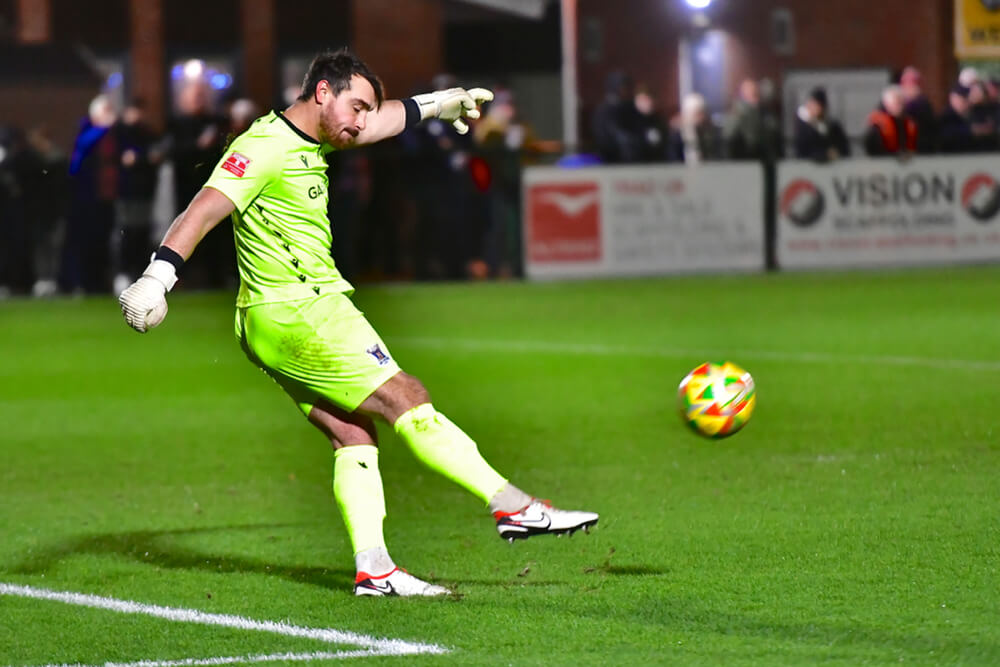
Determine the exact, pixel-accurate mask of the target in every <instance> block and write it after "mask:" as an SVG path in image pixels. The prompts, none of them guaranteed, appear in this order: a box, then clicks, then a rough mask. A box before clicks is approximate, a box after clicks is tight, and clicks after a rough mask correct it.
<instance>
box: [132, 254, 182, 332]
mask: <svg viewBox="0 0 1000 667" xmlns="http://www.w3.org/2000/svg"><path fill="white" fill-rule="evenodd" d="M176 282H177V270H176V269H175V268H174V265H173V264H171V263H170V262H168V261H166V260H163V259H154V260H153V261H151V262H150V263H149V266H147V267H146V270H145V271H143V272H142V275H141V276H139V279H138V280H136V281H135V282H134V283H132V284H131V285H129V286H128V287H127V288H126V289H125V291H124V292H122V293H121V294H120V295H119V296H118V303H120V304H121V307H122V315H124V316H125V321H126V322H128V325H129V326H130V327H132V328H133V329H135V330H136V331H138V332H139V333H146V331H147V330H149V329H152V328H153V327H155V326H158V325H159V324H160V322H162V321H163V318H164V317H166V316H167V292H169V291H170V290H171V289H173V286H174V284H175V283H176Z"/></svg>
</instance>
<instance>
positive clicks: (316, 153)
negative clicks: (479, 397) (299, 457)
mask: <svg viewBox="0 0 1000 667" xmlns="http://www.w3.org/2000/svg"><path fill="white" fill-rule="evenodd" d="M492 97H493V93H491V92H490V91H488V90H485V89H483V88H473V89H471V90H468V91H466V90H464V89H462V88H452V89H449V90H441V91H436V92H432V93H427V94H424V95H416V96H414V97H412V98H409V99H405V100H384V99H383V92H382V85H381V82H380V81H379V80H378V78H377V77H376V76H375V75H374V74H373V73H372V72H371V70H370V69H369V68H368V66H367V65H365V63H363V62H362V61H361V60H360V59H358V58H357V56H355V55H354V54H353V53H351V52H350V51H348V50H347V49H342V50H340V51H336V52H324V53H321V54H319V55H318V56H317V57H316V58H315V60H313V62H312V64H311V65H310V67H309V71H308V72H307V73H306V76H305V80H304V82H303V86H302V94H301V95H300V96H299V98H298V99H297V100H296V101H295V102H294V103H293V104H292V105H291V106H290V107H288V109H286V110H285V111H284V112H281V111H272V112H271V113H269V114H267V115H265V116H262V117H261V118H258V119H257V120H256V121H254V123H253V124H252V125H251V126H250V128H249V129H248V130H247V131H246V132H244V133H243V134H242V135H240V136H239V137H237V138H236V139H235V141H233V143H232V144H231V145H230V146H229V147H228V148H227V150H226V153H225V155H224V156H223V158H222V160H221V161H220V162H219V164H218V165H217V167H216V168H215V170H214V171H213V172H212V175H211V176H210V177H209V179H208V181H207V182H206V183H205V186H204V187H203V188H202V189H201V191H200V192H198V194H197V195H196V196H195V197H194V199H192V200H191V203H190V204H189V205H188V207H187V209H186V210H185V211H184V212H182V213H181V214H180V215H179V216H178V217H177V219H176V220H174V222H173V224H172V225H171V226H170V229H168V230H167V233H166V235H165V236H164V238H163V241H162V245H160V247H159V249H158V250H157V251H156V253H155V254H154V256H153V260H152V262H151V263H150V264H149V266H148V267H147V268H146V270H145V272H144V273H143V275H142V276H141V277H140V278H139V279H138V280H136V281H135V282H134V283H133V284H132V285H131V286H130V287H128V289H126V290H125V291H124V292H122V293H121V295H120V297H119V302H120V303H121V307H122V313H123V314H124V316H125V320H126V321H127V322H128V324H129V325H130V326H131V327H132V328H134V329H135V330H136V331H139V332H145V331H147V330H148V329H149V328H151V327H155V326H157V325H158V324H159V323H160V322H161V321H162V320H163V318H164V316H165V315H166V313H167V302H166V293H167V292H168V291H170V289H171V288H172V287H173V286H174V283H175V282H176V281H177V271H178V269H180V268H181V267H182V266H183V264H184V261H185V260H186V259H188V258H189V257H190V256H191V253H192V252H194V249H195V247H196V246H197V245H198V242H199V241H201V240H202V238H204V236H205V234H207V233H208V232H209V230H211V229H212V228H213V227H215V226H216V225H217V224H218V223H219V222H220V221H221V220H222V219H223V218H226V217H231V218H232V221H233V229H234V234H235V238H236V259H237V264H238V266H239V273H240V288H239V293H238V295H237V298H236V335H237V337H238V338H239V340H240V344H241V346H242V348H243V351H244V352H245V353H246V355H247V357H248V358H249V359H250V360H251V361H252V362H253V363H255V364H256V365H257V366H259V367H260V368H262V369H263V370H264V371H265V372H266V373H267V374H268V375H270V376H271V378H273V379H274V380H275V382H277V383H278V384H279V385H280V386H281V387H282V388H283V389H284V390H285V391H286V392H287V393H288V394H289V396H291V398H292V400H294V401H295V403H296V404H297V405H298V406H299V409H301V410H302V412H303V413H304V414H305V415H306V417H307V418H308V419H309V421H310V422H311V423H312V424H314V425H315V426H316V427H317V428H319V429H320V431H322V432H323V434H324V435H325V436H326V437H327V438H329V439H330V442H331V443H332V444H333V448H334V476H333V491H334V495H335V496H336V500H337V505H338V506H339V508H340V512H341V515H342V516H343V519H344V523H345V524H346V526H347V531H348V534H349V536H350V539H351V544H352V546H353V549H354V559H355V566H356V568H357V577H356V579H355V584H354V593H355V594H356V595H372V596H386V595H404V596H410V595H424V596H430V595H443V594H447V593H449V591H448V590H447V589H446V588H444V587H442V586H438V585H435V584H431V583H428V582H425V581H422V580H420V579H418V578H416V577H414V576H412V575H410V574H408V573H407V572H405V571H404V570H401V569H399V568H398V567H396V564H395V563H394V562H393V560H392V558H391V557H390V556H389V552H388V550H387V549H386V545H385V540H384V537H383V534H382V522H383V519H384V518H385V500H384V497H383V491H382V478H381V475H380V474H379V469H378V449H377V444H378V443H377V438H376V431H375V425H374V421H373V419H374V418H376V417H378V418H381V419H384V420H385V421H386V422H388V423H389V424H391V425H392V427H393V429H394V430H395V432H396V433H397V434H398V435H399V437H400V438H401V439H402V440H403V442H405V443H406V444H407V446H408V447H409V448H410V449H411V450H412V451H413V453H414V455H415V456H416V457H417V458H418V459H419V460H420V461H421V462H423V463H424V464H425V465H427V466H428V467H429V468H431V469H432V470H434V471H436V472H438V473H440V474H442V475H444V476H445V477H447V478H448V479H451V480H453V481H454V482H456V483H458V484H459V485H461V486H463V487H464V488H465V489H467V490H468V491H469V492H470V493H472V494H473V495H475V496H476V497H478V498H479V499H480V500H482V501H483V503H484V504H485V505H486V506H487V507H488V508H489V511H490V512H492V514H493V517H494V519H495V521H496V526H497V530H498V532H499V533H500V536H501V537H502V538H504V539H508V540H514V539H519V538H525V537H531V536H534V535H541V534H562V533H572V532H573V531H576V530H578V529H581V528H583V529H588V528H590V527H591V526H593V525H594V524H596V523H597V520H598V515H597V514H594V513H592V512H576V511H565V510H559V509H556V508H553V507H552V506H551V505H549V504H548V503H546V502H544V501H540V500H537V499H536V498H534V497H532V496H530V495H528V494H526V493H525V492H523V491H521V490H520V489H518V488H517V487H515V486H514V485H512V484H510V483H509V482H508V481H507V479H506V478H505V477H503V476H502V475H500V474H499V473H498V472H497V471H496V470H494V469H493V468H492V467H491V466H490V465H489V464H488V463H487V462H486V461H485V460H484V459H483V457H482V456H481V455H480V453H479V450H478V449H477V447H476V443H475V442H473V441H472V439H471V438H469V436H467V435H466V434H465V433H464V432H463V431H462V430H461V429H460V428H458V427H457V426H456V425H455V424H453V423H452V422H451V421H449V420H448V418H447V417H445V416H444V415H443V414H441V413H440V412H438V411H437V410H436V409H435V407H434V406H433V405H432V404H431V400H430V396H429V394H428V393H427V390H426V389H425V388H424V386H423V385H422V384H421V383H420V381H419V380H418V379H417V378H415V377H413V376H412V375H408V374H406V373H405V372H403V371H401V370H400V368H399V366H398V365H397V364H396V361H395V360H394V359H393V358H392V356H391V355H390V354H389V349H388V348H387V347H386V345H385V343H384V342H382V340H381V338H379V335H378V334H377V333H376V332H375V330H374V329H373V328H372V327H371V325H370V324H369V323H368V321H367V320H366V319H365V318H364V316H363V315H362V314H361V313H360V312H359V311H358V310H357V309H356V308H355V307H354V305H353V303H352V302H351V300H350V298H349V297H350V295H351V293H352V292H353V291H354V288H353V287H351V285H350V284H349V283H348V282H347V281H346V280H344V278H342V277H341V275H340V273H339V272H338V271H337V269H336V267H335V266H334V263H333V260H332V259H331V256H330V246H331V243H332V240H333V239H332V234H331V230H330V223H329V221H328V219H327V202H328V198H329V194H328V187H327V186H328V182H327V177H326V167H327V164H326V160H325V154H326V153H328V152H330V151H332V150H343V149H347V148H352V147H354V146H358V145H363V144H371V143H374V142H377V141H381V140H382V139H386V138H388V137H392V136H395V135H397V134H399V133H400V132H402V131H403V130H404V129H406V128H407V127H411V126H413V125H415V124H417V123H419V122H420V121H421V120H425V119H427V118H440V119H442V120H444V121H448V122H451V123H453V124H454V126H455V128H456V129H457V130H458V131H459V132H462V133H464V132H467V131H468V126H467V125H466V123H465V122H464V120H463V119H465V118H473V119H474V118H478V117H479V109H478V105H479V104H481V103H482V102H485V101H488V100H490V99H492Z"/></svg>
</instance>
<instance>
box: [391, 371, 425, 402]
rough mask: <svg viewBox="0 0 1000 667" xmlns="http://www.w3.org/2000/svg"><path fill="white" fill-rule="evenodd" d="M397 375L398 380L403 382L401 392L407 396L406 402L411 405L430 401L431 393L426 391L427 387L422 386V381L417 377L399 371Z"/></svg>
mask: <svg viewBox="0 0 1000 667" xmlns="http://www.w3.org/2000/svg"><path fill="white" fill-rule="evenodd" d="M399 375H400V380H401V381H402V383H403V388H404V392H403V393H404V394H405V396H406V398H407V403H409V404H411V405H420V404H421V403H430V402H431V394H430V392H429V391H427V387H425V386H424V383H423V382H421V381H420V379H419V378H417V377H416V376H413V375H410V374H409V373H405V372H401V373H400V374H399Z"/></svg>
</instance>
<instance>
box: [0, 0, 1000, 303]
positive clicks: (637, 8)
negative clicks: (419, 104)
mask: <svg viewBox="0 0 1000 667" xmlns="http://www.w3.org/2000/svg"><path fill="white" fill-rule="evenodd" d="M998 5H1000V3H997V2H992V1H990V0H880V1H879V2H870V1H863V0H839V1H838V2H815V1H814V0H616V2H607V1H606V0H324V1H323V2H306V1H296V2H280V3H279V2H276V1H275V0H200V1H194V0H169V1H167V0H90V1H89V2H85V3H84V2H78V1H76V0H0V295H2V296H4V297H7V296H11V295H15V296H17V295H20V296H34V297H48V296H52V295H56V294H82V293H108V294H110V293H112V292H117V291H119V290H121V289H122V288H124V287H125V286H127V284H128V283H129V282H130V281H131V280H133V279H134V278H135V277H136V275H137V274H138V273H140V272H141V270H142V268H143V267H144V266H145V264H146V262H147V261H148V257H149V253H150V251H151V250H152V249H153V248H154V247H155V245H156V243H157V241H158V239H159V238H160V236H161V235H162V234H163V232H164V231H165V229H166V227H167V226H168V225H169V224H170V222H171V221H172V219H173V217H174V216H175V215H176V214H177V213H178V211H179V210H180V209H181V208H183V207H184V206H185V205H186V203H187V202H188V201H189V200H190V198H191V197H192V196H193V195H194V193H195V192H197V190H198V189H199V188H200V186H201V184H202V183H203V182H204V180H205V178H206V176H207V173H208V170H209V169H211V167H212V166H213V165H214V164H215V162H216V161H217V160H218V159H219V157H220V156H221V154H222V152H223V150H224V148H225V146H226V144H227V141H228V140H229V138H231V137H233V136H235V135H237V134H238V133H240V132H241V131H242V130H243V129H244V128H245V127H247V125H248V124H249V123H250V122H251V121H252V120H253V119H254V118H256V117H257V116H259V115H261V114H263V113H266V112H267V111H268V110H270V109H272V108H284V107H285V106H287V105H288V104H289V102H290V101H291V100H292V99H294V97H295V96H296V95H297V94H298V90H299V86H300V83H301V80H302V76H303V74H304V72H305V70H306V68H307V66H308V64H309V61H310V59H311V58H312V56H313V55H314V54H315V53H316V52H317V51H318V50H321V49H324V48H336V47H339V46H342V45H349V46H351V47H352V48H353V49H354V50H355V51H356V52H357V53H358V54H359V55H360V56H361V57H362V58H363V59H365V60H366V61H367V62H368V63H369V64H370V65H371V66H372V67H373V69H374V70H375V71H376V72H377V73H378V74H379V75H380V77H381V78H382V79H383V81H384V83H385V85H386V87H387V92H388V95H389V96H391V97H403V96H407V95H411V94H415V93H418V92H425V91H428V90H431V89H436V88H444V87H449V86H453V85H466V86H472V85H482V86H487V87H491V88H493V89H494V90H495V91H496V100H495V101H494V102H493V103H491V104H490V105H488V107H487V108H486V110H485V113H484V117H483V118H482V119H481V120H480V121H478V122H477V123H475V124H474V126H473V129H472V131H471V132H470V133H469V134H468V135H466V136H459V135H457V134H455V133H454V132H453V130H452V129H451V128H450V126H448V125H446V124H442V123H439V122H430V123H426V124H423V125H421V126H420V127H419V128H417V129H415V130H412V131H409V132H406V133H404V134H402V135H400V136H399V137H397V138H395V139H393V140H391V141H387V142H383V143H382V144H379V145H376V146H372V147H368V148H365V149H359V150H354V151H348V152H344V153H339V154H337V153H335V154H332V155H331V158H330V171H329V174H330V188H331V200H330V202H331V203H330V220H331V223H332V225H333V229H334V237H335V241H334V248H333V253H334V256H335V258H336V260H337V263H338V265H339V266H340V268H341V271H342V272H343V273H344V274H345V276H346V277H347V278H348V279H350V280H354V281H359V282H364V281H379V280H393V281H399V280H464V279H471V280H490V279H510V278H520V277H525V276H527V277H529V278H536V277H549V276H556V277H558V276H563V275H573V276H588V275H629V274H653V273H671V272H680V271H685V270H731V269H733V268H739V269H745V270H767V269H775V268H784V267H799V266H804V267H810V266H841V265H844V266H854V265H867V266H881V265H892V264H898V263H905V264H913V263H917V264H919V263H950V262H959V261H993V260H995V259H1000V237H998V235H997V233H996V232H994V231H992V228H991V227H990V225H992V224H994V222H993V218H994V216H995V215H996V213H997V209H1000V195H998V187H997V179H996V178H994V177H993V176H992V173H993V172H992V170H993V169H994V166H993V165H992V162H991V161H992V160H993V158H992V156H990V155H988V154H991V153H993V152H995V151H997V150H998V148H1000V12H998V9H1000V7H998ZM622 165H629V166H630V167H631V168H634V170H632V171H629V170H627V169H626V170H624V171H623V170H622V169H621V166H622ZM736 167H739V168H736ZM591 194H592V195H593V197H592V198H590V199H588V197H591ZM726 201H728V202H729V205H730V206H729V208H728V209H727V208H726V205H725V203H726ZM591 206H595V207H596V209H594V210H590V208H589V207H591ZM786 228H787V231H786V232H783V231H782V230H783V229H786ZM803 235H805V236H803ZM809 235H812V236H809ZM713 243H714V244H715V245H712V244H713ZM183 279H184V282H185V285H186V287H191V288H203V289H215V288H232V287H234V285H235V282H236V271H235V262H234V257H233V248H232V238H231V231H230V230H229V229H228V226H227V225H221V226H220V227H219V228H217V229H216V230H215V231H213V233H212V234H210V235H209V237H208V238H206V240H205V241H204V242H203V244H202V246H200V247H199V250H198V252H197V253H196V254H195V256H194V258H193V259H192V261H191V262H190V264H189V266H187V267H186V269H185V272H184V276H183Z"/></svg>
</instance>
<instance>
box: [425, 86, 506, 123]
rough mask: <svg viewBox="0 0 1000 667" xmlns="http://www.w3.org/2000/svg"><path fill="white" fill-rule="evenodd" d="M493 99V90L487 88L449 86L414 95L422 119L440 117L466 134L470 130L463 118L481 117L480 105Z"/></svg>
mask: <svg viewBox="0 0 1000 667" xmlns="http://www.w3.org/2000/svg"><path fill="white" fill-rule="evenodd" d="M492 99H493V91H491V90H487V89H486V88H470V89H468V90H466V89H464V88H449V89H448V90H436V91H434V92H433V93H424V94H422V95H414V96H413V101H414V102H416V103H417V108H418V109H420V120H427V119H428V118H440V119H441V120H443V121H447V122H449V123H451V124H452V125H454V126H455V131H456V132H458V133H459V134H465V133H466V132H468V131H469V126H468V124H467V123H466V122H465V121H464V120H462V119H463V118H472V119H476V118H479V109H478V107H479V105H480V104H482V103H483V102H489V101H490V100H492Z"/></svg>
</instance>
